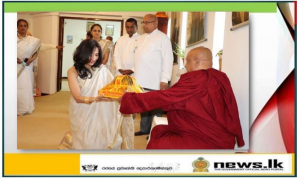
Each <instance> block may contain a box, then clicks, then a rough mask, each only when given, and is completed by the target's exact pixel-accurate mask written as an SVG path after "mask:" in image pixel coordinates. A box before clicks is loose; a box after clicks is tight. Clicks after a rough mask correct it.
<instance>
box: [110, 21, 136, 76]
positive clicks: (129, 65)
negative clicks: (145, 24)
mask: <svg viewBox="0 0 300 179" xmlns="http://www.w3.org/2000/svg"><path fill="white" fill-rule="evenodd" d="M125 28H126V32H127V34H126V35H123V36H122V37H120V38H119V39H118V41H117V44H116V46H115V51H114V61H115V65H116V69H117V75H131V74H132V73H134V66H133V55H134V52H135V50H136V42H137V37H138V36H139V34H138V33H137V32H136V31H137V28H138V26H137V21H136V20H135V19H133V18H129V19H127V20H126V22H125Z"/></svg>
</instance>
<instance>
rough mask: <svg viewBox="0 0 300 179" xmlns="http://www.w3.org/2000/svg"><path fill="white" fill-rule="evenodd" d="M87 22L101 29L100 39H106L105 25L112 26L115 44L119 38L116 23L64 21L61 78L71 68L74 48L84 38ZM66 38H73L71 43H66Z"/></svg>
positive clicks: (119, 25) (119, 26)
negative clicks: (97, 25)
mask: <svg viewBox="0 0 300 179" xmlns="http://www.w3.org/2000/svg"><path fill="white" fill-rule="evenodd" d="M87 22H95V23H96V24H100V25H101V27H102V38H104V39H105V38H106V35H105V27H106V25H113V26H114V34H113V36H112V37H113V40H114V42H116V39H118V38H119V37H120V36H121V28H122V27H121V22H118V21H92V20H77V19H65V24H64V37H63V38H64V39H63V45H64V46H65V47H64V50H63V61H62V77H67V72H68V69H69V68H70V67H72V66H73V64H74V62H73V53H74V51H75V49H76V47H77V46H78V45H79V44H80V43H81V41H82V40H84V39H85V38H86V24H87ZM67 36H72V37H73V43H72V44H69V43H67Z"/></svg>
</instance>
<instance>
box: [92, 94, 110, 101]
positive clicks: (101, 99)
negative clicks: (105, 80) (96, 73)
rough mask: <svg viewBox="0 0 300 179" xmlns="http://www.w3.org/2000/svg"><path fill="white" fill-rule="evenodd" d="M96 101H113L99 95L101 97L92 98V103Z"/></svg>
mask: <svg viewBox="0 0 300 179" xmlns="http://www.w3.org/2000/svg"><path fill="white" fill-rule="evenodd" d="M98 101H113V99H110V98H106V97H104V94H101V96H97V97H95V98H94V102H98Z"/></svg>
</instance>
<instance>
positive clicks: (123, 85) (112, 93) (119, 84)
mask: <svg viewBox="0 0 300 179" xmlns="http://www.w3.org/2000/svg"><path fill="white" fill-rule="evenodd" d="M125 92H135V93H143V92H144V89H143V88H142V87H141V86H140V85H138V84H137V82H136V80H135V78H133V77H132V76H130V75H120V76H116V77H115V79H114V80H113V81H112V82H111V83H109V84H108V85H106V86H105V87H103V88H102V89H100V90H99V91H98V94H99V96H101V95H102V94H103V95H104V97H106V98H113V99H118V98H120V97H121V96H122V95H123V94H124V93H125Z"/></svg>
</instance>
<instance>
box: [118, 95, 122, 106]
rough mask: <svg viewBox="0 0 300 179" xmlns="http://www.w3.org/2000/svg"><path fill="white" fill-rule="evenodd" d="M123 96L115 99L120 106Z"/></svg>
mask: <svg viewBox="0 0 300 179" xmlns="http://www.w3.org/2000/svg"><path fill="white" fill-rule="evenodd" d="M122 98H123V95H122V96H121V97H119V98H118V99H117V101H118V103H119V104H121V102H122Z"/></svg>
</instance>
